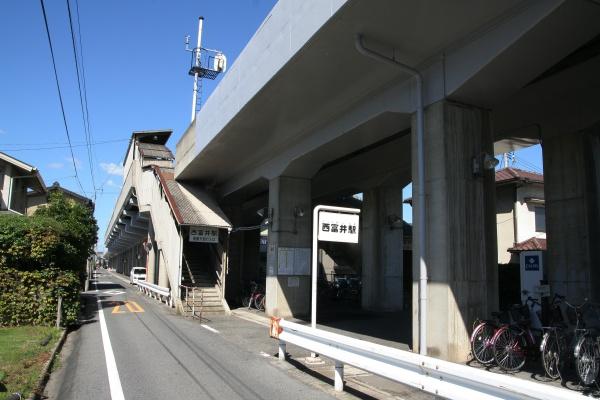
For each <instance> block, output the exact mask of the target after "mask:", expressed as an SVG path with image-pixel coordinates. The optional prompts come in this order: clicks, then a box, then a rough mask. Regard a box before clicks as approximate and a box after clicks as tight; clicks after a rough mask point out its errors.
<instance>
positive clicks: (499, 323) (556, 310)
mask: <svg viewBox="0 0 600 400" xmlns="http://www.w3.org/2000/svg"><path fill="white" fill-rule="evenodd" d="M525 295H527V293H526V292H525ZM599 309H600V308H599V306H598V305H596V304H592V303H590V302H588V301H587V300H586V301H585V302H584V303H582V304H571V303H570V302H568V301H567V300H566V299H565V297H564V296H561V295H559V294H555V295H554V297H553V298H552V300H551V301H550V303H549V312H548V315H549V317H548V318H547V319H548V321H547V323H545V324H542V322H541V304H540V302H539V301H538V300H537V299H534V298H532V297H527V298H526V300H525V302H524V303H523V304H519V305H514V306H512V307H511V308H510V309H509V310H508V311H506V312H494V313H492V318H491V319H486V320H476V321H475V322H474V324H473V332H472V334H471V339H470V340H471V353H472V356H473V358H474V359H475V360H477V361H478V362H479V363H481V364H483V365H486V366H488V365H494V364H495V365H497V366H498V367H500V368H501V369H502V370H504V371H511V372H514V371H519V370H521V369H522V368H523V366H524V365H525V364H526V363H527V362H533V361H536V360H541V364H542V367H543V368H544V371H545V373H546V375H547V376H548V377H549V378H551V379H559V378H560V379H561V380H565V378H566V376H568V375H569V374H571V373H573V374H576V377H577V379H578V380H579V382H580V383H581V384H582V385H584V386H590V385H593V384H596V385H597V382H598V372H599V370H600V317H599V312H598V310H599Z"/></svg>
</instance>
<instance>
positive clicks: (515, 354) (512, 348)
mask: <svg viewBox="0 0 600 400" xmlns="http://www.w3.org/2000/svg"><path fill="white" fill-rule="evenodd" d="M526 347H527V343H526V342H525V339H524V338H523V335H521V334H519V333H517V332H515V331H514V330H513V329H510V328H509V327H504V328H500V329H499V330H498V332H496V334H495V335H494V339H493V348H494V360H495V361H496V364H498V366H499V367H500V368H501V369H503V370H504V371H519V370H520V369H521V368H523V365H525V358H526V357H525V356H526V353H525V352H526V350H525V349H526Z"/></svg>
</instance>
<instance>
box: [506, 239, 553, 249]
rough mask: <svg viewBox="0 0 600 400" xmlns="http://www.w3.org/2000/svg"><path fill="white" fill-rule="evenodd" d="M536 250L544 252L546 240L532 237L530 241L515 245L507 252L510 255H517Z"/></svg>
mask: <svg viewBox="0 0 600 400" xmlns="http://www.w3.org/2000/svg"><path fill="white" fill-rule="evenodd" d="M537 250H546V239H540V238H536V237H532V238H530V239H527V240H525V241H524V242H520V243H517V244H515V245H514V246H513V247H511V248H510V249H508V251H510V252H512V253H518V252H520V251H537Z"/></svg>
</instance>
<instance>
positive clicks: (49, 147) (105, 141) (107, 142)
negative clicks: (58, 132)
mask: <svg viewBox="0 0 600 400" xmlns="http://www.w3.org/2000/svg"><path fill="white" fill-rule="evenodd" d="M128 141H129V139H114V140H101V141H98V142H94V143H90V145H91V146H99V145H103V144H109V143H117V142H128ZM51 144H59V143H44V144H43V146H42V147H30V148H25V149H22V148H21V149H19V148H15V149H7V150H6V151H10V152H15V151H38V150H54V149H68V148H70V147H84V146H87V143H80V144H69V143H60V144H61V146H46V145H51ZM33 145H35V143H22V144H6V145H5V144H2V147H4V146H33Z"/></svg>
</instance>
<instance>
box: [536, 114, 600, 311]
mask: <svg viewBox="0 0 600 400" xmlns="http://www.w3.org/2000/svg"><path fill="white" fill-rule="evenodd" d="M543 139H544V140H543V150H544V192H545V201H546V231H547V248H548V251H547V256H546V260H545V269H546V278H547V279H548V283H549V284H550V288H551V290H552V291H553V292H554V293H559V294H561V295H564V296H567V298H568V299H570V300H569V301H572V302H575V303H578V302H582V301H583V300H584V298H586V297H587V298H588V299H589V300H591V301H594V302H598V301H600V292H599V291H598V290H597V288H598V287H599V286H600V268H598V265H600V253H598V251H597V250H596V249H597V247H598V243H600V216H599V213H600V124H597V125H595V126H594V127H592V128H590V129H588V130H586V131H583V132H577V133H570V134H564V135H557V136H552V137H547V136H544V138H543Z"/></svg>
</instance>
